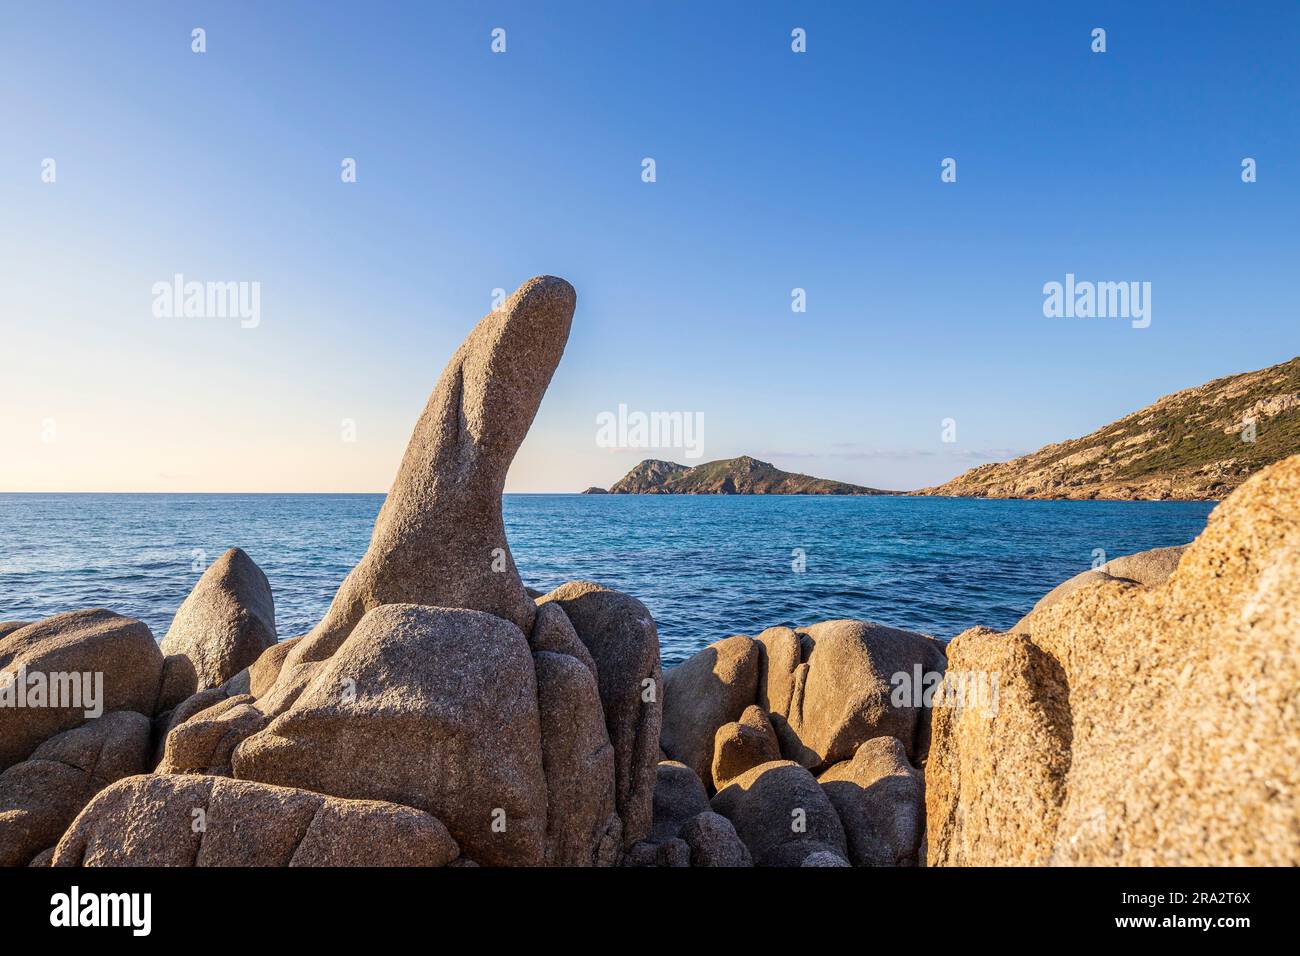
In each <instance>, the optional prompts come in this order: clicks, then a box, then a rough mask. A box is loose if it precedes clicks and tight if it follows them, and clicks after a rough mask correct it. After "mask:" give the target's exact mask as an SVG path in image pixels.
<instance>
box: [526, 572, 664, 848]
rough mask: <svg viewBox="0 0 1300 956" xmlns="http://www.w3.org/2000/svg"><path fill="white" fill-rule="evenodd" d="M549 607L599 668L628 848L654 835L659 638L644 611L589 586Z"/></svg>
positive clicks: (560, 593) (578, 586)
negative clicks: (564, 619) (570, 627)
mask: <svg viewBox="0 0 1300 956" xmlns="http://www.w3.org/2000/svg"><path fill="white" fill-rule="evenodd" d="M551 602H554V603H556V604H558V605H560V607H561V608H562V609H563V610H564V613H565V614H567V615H568V617H569V620H570V621H571V622H573V627H574V629H575V630H576V631H577V632H578V637H579V638H580V639H581V640H582V643H583V644H584V645H586V647H587V650H588V651H590V652H591V657H592V660H593V661H594V662H595V665H596V672H597V676H598V680H599V686H600V701H601V706H602V707H603V709H604V711H605V726H606V728H608V730H609V740H610V743H611V744H613V746H614V775H615V782H616V799H617V804H618V815H619V817H620V819H622V821H623V842H624V845H625V846H629V847H630V846H631V845H632V844H633V843H636V842H637V841H638V840H641V839H643V838H644V837H645V836H646V834H648V833H649V832H650V821H651V815H652V803H653V799H654V788H655V765H656V764H657V763H658V762H659V731H660V727H661V724H662V720H663V678H662V675H661V673H660V670H659V633H658V632H657V631H656V630H655V622H654V618H652V617H651V616H650V612H649V611H647V610H646V608H645V605H644V604H642V603H641V602H640V601H638V600H636V598H633V597H629V596H628V595H626V594H621V593H619V592H618V591H611V590H609V589H607V588H603V587H601V586H600V585H599V584H593V583H592V582H590V581H570V582H569V583H568V584H564V585H561V586H560V587H558V588H556V589H555V590H554V591H552V592H551V593H550V594H547V595H545V596H544V597H541V598H538V603H539V604H547V603H551Z"/></svg>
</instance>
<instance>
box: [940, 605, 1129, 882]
mask: <svg viewBox="0 0 1300 956" xmlns="http://www.w3.org/2000/svg"><path fill="white" fill-rule="evenodd" d="M1105 587H1107V588H1110V587H1115V588H1118V589H1121V590H1129V591H1134V590H1137V589H1138V586H1137V585H1134V584H1128V583H1120V582H1116V583H1115V584H1113V585H1105ZM1100 589H1101V588H1100V587H1098V590H1100ZM1082 593H1083V592H1080V594H1082ZM1069 600H1073V599H1069ZM948 667H949V670H950V671H951V674H950V675H946V676H945V678H944V680H945V683H944V684H943V685H941V686H940V688H939V690H938V691H937V692H936V694H935V697H936V698H938V699H939V700H940V701H941V702H943V701H944V700H945V697H946V693H947V691H948V688H949V687H950V686H953V685H954V683H955V682H956V681H957V679H958V677H959V675H963V674H997V675H998V685H997V698H996V706H978V705H977V706H965V707H961V706H955V707H950V706H939V707H936V708H935V715H934V728H933V743H932V745H931V750H930V760H929V763H928V764H927V765H926V820H927V829H928V832H927V838H928V847H927V851H926V859H927V862H928V864H929V865H930V866H944V865H964V866H994V865H1007V866H1042V865H1045V864H1047V863H1048V862H1050V860H1051V856H1052V851H1053V844H1054V841H1055V834H1056V825H1057V821H1058V818H1059V816H1060V808H1061V804H1062V802H1063V801H1064V799H1065V778H1066V774H1067V773H1068V772H1069V770H1070V741H1071V735H1072V732H1073V731H1072V726H1071V723H1072V719H1071V711H1070V705H1071V701H1070V689H1069V684H1068V681H1067V678H1066V675H1065V673H1064V671H1062V669H1061V665H1060V663H1059V662H1058V661H1057V660H1056V659H1055V658H1054V657H1052V655H1050V654H1048V653H1046V652H1045V651H1044V650H1043V649H1042V648H1040V647H1039V646H1037V645H1036V644H1035V643H1034V642H1033V640H1032V639H1031V638H1030V637H1029V636H1028V635H1026V634H1023V633H1013V634H1007V635H1003V634H999V633H997V632H996V631H991V630H988V629H987V628H972V629H971V630H969V631H966V632H964V633H962V634H959V635H958V636H957V637H955V638H953V640H952V641H951V642H950V643H949V644H948Z"/></svg>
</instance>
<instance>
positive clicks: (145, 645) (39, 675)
mask: <svg viewBox="0 0 1300 956" xmlns="http://www.w3.org/2000/svg"><path fill="white" fill-rule="evenodd" d="M162 662H163V658H162V654H161V653H160V652H159V650H158V645H157V643H156V642H155V641H154V639H153V634H151V633H150V632H149V628H148V627H146V626H145V625H144V624H142V623H141V622H139V621H136V620H132V619H131V618H129V617H122V616H121V615H118V614H114V613H113V612H112V611H104V610H91V611H71V612H69V613H67V614H57V615H55V616H54V617H49V618H46V619H45V620H43V621H37V622H36V623H34V624H29V625H27V626H26V627H20V628H18V629H16V630H14V631H11V632H10V633H9V634H8V635H7V636H5V637H3V638H0V673H3V674H5V675H8V676H4V677H0V693H10V694H15V695H16V694H20V693H23V694H26V696H27V698H28V700H27V701H26V702H25V705H24V706H16V704H17V703H18V701H17V700H16V701H15V704H10V705H8V706H3V707H0V770H4V769H6V768H8V767H10V766H12V765H13V764H15V763H17V762H18V761H20V760H23V759H25V758H26V757H28V756H29V755H30V754H31V753H32V751H33V750H35V749H36V747H37V746H39V745H40V744H41V743H42V742H44V741H45V740H48V739H49V738H50V737H53V736H54V735H55V734H57V733H59V732H61V731H64V730H71V729H72V728H73V727H77V726H80V725H81V723H82V722H83V721H85V720H86V718H87V711H88V709H90V708H91V706H92V701H91V700H89V699H88V698H89V697H90V696H98V694H99V691H102V698H101V699H99V700H97V701H94V702H93V703H94V705H95V706H96V707H97V708H98V709H99V710H100V711H101V712H103V713H107V712H109V711H114V710H133V711H135V712H136V713H140V714H146V715H151V714H152V713H153V711H154V702H155V701H156V700H157V698H158V681H159V678H160V676H161V674H162ZM24 684H25V687H24ZM97 686H98V688H99V690H98V691H97V690H96V687H97ZM38 691H39V693H40V695H41V697H40V702H39V703H38V702H37V699H36V694H37V692H38ZM56 703H57V704H58V706H55V704H56Z"/></svg>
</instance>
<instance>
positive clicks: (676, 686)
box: [659, 635, 759, 781]
mask: <svg viewBox="0 0 1300 956" xmlns="http://www.w3.org/2000/svg"><path fill="white" fill-rule="evenodd" d="M758 667H759V647H758V645H757V644H756V643H755V642H754V640H753V639H752V638H748V637H745V636H743V635H739V636H736V637H728V638H725V639H724V640H721V641H716V642H714V643H713V644H710V645H709V646H708V647H706V648H704V649H703V650H701V651H699V652H698V653H696V654H693V655H692V656H691V657H689V658H687V659H686V660H684V661H682V662H681V663H680V664H678V665H677V666H676V667H673V668H670V669H669V670H668V672H667V673H666V674H664V716H663V729H662V731H661V733H660V737H659V740H660V744H661V746H662V747H663V749H664V752H665V753H666V754H668V756H669V757H671V758H672V759H674V760H680V761H681V762H682V763H684V764H686V766H688V767H690V768H691V769H692V770H694V771H695V773H696V775H697V776H698V777H699V778H700V779H701V780H704V781H709V780H711V779H712V775H711V772H710V767H711V766H712V764H713V738H714V735H715V734H716V733H717V731H718V728H719V727H721V726H722V725H723V724H728V723H731V722H733V721H736V720H739V719H740V715H741V713H742V712H743V711H744V709H745V708H746V707H748V706H749V705H750V704H752V703H753V702H754V697H755V695H756V694H757V693H758Z"/></svg>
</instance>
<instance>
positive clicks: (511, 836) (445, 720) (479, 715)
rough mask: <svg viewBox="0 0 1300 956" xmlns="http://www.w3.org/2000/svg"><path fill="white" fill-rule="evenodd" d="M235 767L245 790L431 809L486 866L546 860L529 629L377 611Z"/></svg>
mask: <svg viewBox="0 0 1300 956" xmlns="http://www.w3.org/2000/svg"><path fill="white" fill-rule="evenodd" d="M233 767H234V772H235V776H236V777H238V778H240V779H243V780H257V781H261V782H264V783H273V784H278V785H282V786H296V787H304V788H306V789H309V790H314V791H316V792H318V793H327V794H330V795H333V796H340V797H352V798H368V799H378V800H386V801H391V802H394V803H402V804H405V805H407V806H412V807H416V808H417V809H420V810H425V811H426V812H428V813H431V814H432V815H433V816H436V817H437V818H438V819H439V820H441V821H442V822H443V824H445V825H446V827H447V829H448V830H449V831H450V832H451V834H452V836H453V837H454V838H455V839H456V842H457V843H458V844H459V845H460V846H461V847H463V848H464V849H465V852H466V853H467V854H468V855H469V856H470V857H471V858H472V859H474V860H476V861H477V862H479V863H482V864H485V865H509V864H517V865H538V864H540V863H542V861H543V851H544V845H545V839H546V821H547V814H546V799H547V796H546V794H547V786H546V776H545V773H544V771H543V766H542V741H541V730H540V726H539V716H538V706H537V683H536V679H535V676H534V671H533V657H532V654H531V653H530V651H529V648H528V641H527V640H526V639H525V637H524V635H523V634H522V633H520V631H519V629H518V628H517V627H515V626H514V625H513V624H511V623H510V622H508V621H505V620H502V619H501V618H498V617H495V616H493V615H491V614H486V613H484V612H482V611H471V610H462V609H448V608H434V607H423V606H419V605H412V604H389V605H384V606H383V607H379V608H376V609H375V610H373V611H371V612H370V613H369V614H367V615H366V616H365V618H364V619H363V620H362V622H361V623H360V624H358V625H357V627H356V628H355V630H353V631H352V633H351V635H350V636H349V637H348V639H347V640H346V641H345V642H344V643H343V646H342V647H340V648H339V649H338V651H337V652H336V653H335V654H334V655H333V657H331V658H330V659H329V660H328V661H327V662H326V663H325V664H324V666H323V667H322V669H321V671H320V673H319V674H318V675H316V677H315V678H314V679H313V680H312V681H311V683H310V684H308V685H307V687H306V688H305V689H304V690H303V691H302V692H301V694H300V695H299V696H298V698H297V699H296V700H295V701H294V702H293V705H292V706H291V707H289V709H288V710H286V711H284V712H283V713H282V714H280V715H279V716H278V717H276V718H275V719H274V720H273V721H272V722H271V723H270V725H269V726H267V727H266V728H265V729H264V730H262V731H260V732H258V733H256V734H253V735H252V736H251V737H249V738H247V739H246V740H245V741H244V742H243V743H241V744H240V745H239V746H238V747H237V748H236V749H235V753H234V758H233Z"/></svg>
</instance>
